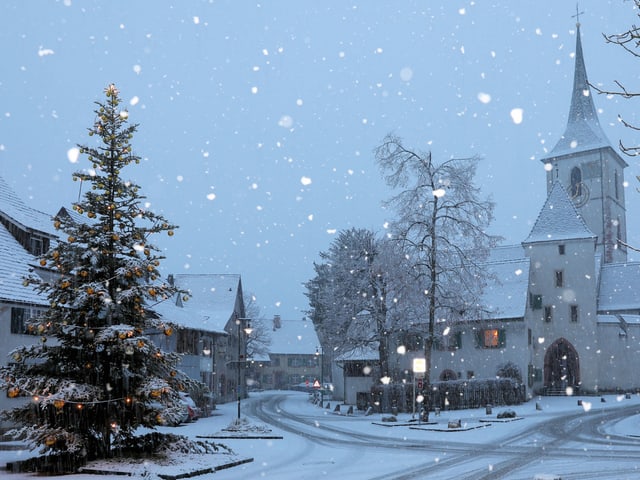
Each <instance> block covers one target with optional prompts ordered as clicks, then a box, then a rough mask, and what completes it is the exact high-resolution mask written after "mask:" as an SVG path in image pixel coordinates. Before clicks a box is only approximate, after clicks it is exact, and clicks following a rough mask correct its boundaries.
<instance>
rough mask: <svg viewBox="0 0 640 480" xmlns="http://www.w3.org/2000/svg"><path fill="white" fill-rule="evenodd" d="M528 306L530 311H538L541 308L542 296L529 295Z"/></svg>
mask: <svg viewBox="0 0 640 480" xmlns="http://www.w3.org/2000/svg"><path fill="white" fill-rule="evenodd" d="M529 306H530V307H531V310H540V309H541V308H542V295H538V294H535V293H529Z"/></svg>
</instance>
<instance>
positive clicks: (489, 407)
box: [484, 403, 493, 415]
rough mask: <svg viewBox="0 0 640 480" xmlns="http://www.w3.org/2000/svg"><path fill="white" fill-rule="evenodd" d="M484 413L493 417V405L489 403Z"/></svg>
mask: <svg viewBox="0 0 640 480" xmlns="http://www.w3.org/2000/svg"><path fill="white" fill-rule="evenodd" d="M484 412H485V413H486V414H487V415H491V413H492V412H493V410H492V405H491V404H490V403H487V406H486V407H485V409H484Z"/></svg>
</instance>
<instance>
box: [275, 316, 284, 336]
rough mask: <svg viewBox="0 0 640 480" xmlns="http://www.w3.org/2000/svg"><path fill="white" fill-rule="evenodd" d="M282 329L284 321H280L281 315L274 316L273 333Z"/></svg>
mask: <svg viewBox="0 0 640 480" xmlns="http://www.w3.org/2000/svg"><path fill="white" fill-rule="evenodd" d="M281 327H282V320H280V315H274V316H273V331H274V332H275V331H276V330H277V329H279V328H281Z"/></svg>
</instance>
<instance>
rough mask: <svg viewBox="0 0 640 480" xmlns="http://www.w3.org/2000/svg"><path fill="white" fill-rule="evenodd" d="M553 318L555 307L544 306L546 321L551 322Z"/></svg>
mask: <svg viewBox="0 0 640 480" xmlns="http://www.w3.org/2000/svg"><path fill="white" fill-rule="evenodd" d="M551 320H553V307H551V306H548V305H547V306H546V307H544V321H545V322H546V323H550V322H551Z"/></svg>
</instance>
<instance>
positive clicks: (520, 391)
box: [370, 378, 526, 413]
mask: <svg viewBox="0 0 640 480" xmlns="http://www.w3.org/2000/svg"><path fill="white" fill-rule="evenodd" d="M417 393H419V392H417ZM424 396H425V397H426V398H425V402H427V405H428V407H429V410H434V409H436V408H439V409H441V410H458V409H462V408H480V407H486V406H487V405H489V404H490V405H494V406H499V405H517V404H520V403H522V402H524V401H525V400H526V389H525V386H524V385H523V384H521V383H519V382H517V381H515V380H514V379H512V378H490V379H477V380H476V379H474V380H450V381H444V382H434V383H432V384H431V385H430V395H426V394H425V395H424ZM412 398H413V387H412V386H411V385H408V384H389V385H376V386H374V387H373V388H372V389H371V396H370V401H371V406H372V407H373V408H374V409H375V410H378V411H381V412H384V413H389V412H391V411H392V410H393V409H397V410H398V411H400V412H410V411H412V410H413V403H412Z"/></svg>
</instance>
